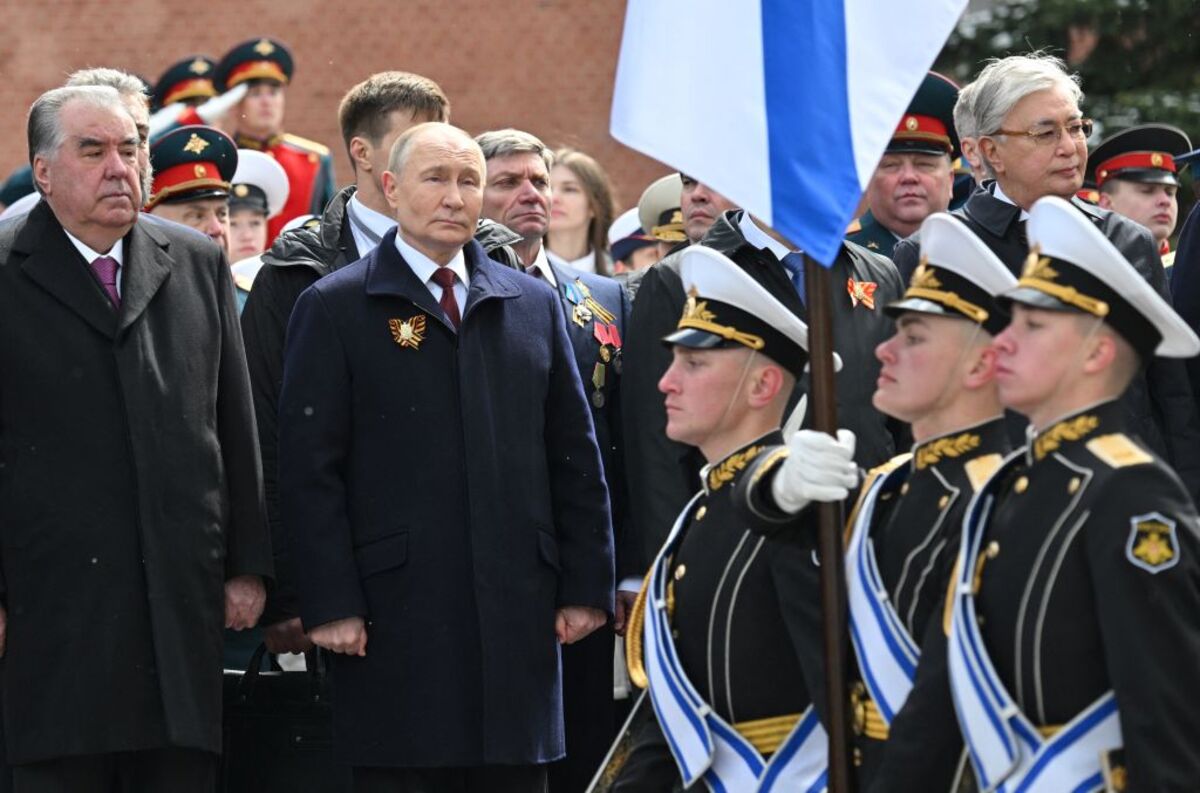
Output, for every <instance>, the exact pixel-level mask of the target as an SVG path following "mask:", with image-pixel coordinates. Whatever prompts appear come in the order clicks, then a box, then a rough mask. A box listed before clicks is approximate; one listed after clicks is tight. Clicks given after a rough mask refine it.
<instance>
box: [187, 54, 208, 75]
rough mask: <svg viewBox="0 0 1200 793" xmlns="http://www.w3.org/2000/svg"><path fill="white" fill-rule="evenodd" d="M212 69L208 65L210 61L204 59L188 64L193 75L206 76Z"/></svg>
mask: <svg viewBox="0 0 1200 793" xmlns="http://www.w3.org/2000/svg"><path fill="white" fill-rule="evenodd" d="M211 68H212V67H211V66H209V65H208V61H206V60H204V59H203V58H197V59H196V60H194V61H192V62H191V63H189V64H188V71H189V72H191V73H192V74H205V73H206V72H208V70H209V69H211Z"/></svg>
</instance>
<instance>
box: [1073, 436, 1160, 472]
mask: <svg viewBox="0 0 1200 793" xmlns="http://www.w3.org/2000/svg"><path fill="white" fill-rule="evenodd" d="M1087 449H1088V451H1089V452H1091V453H1092V454H1094V455H1096V457H1098V458H1100V460H1101V461H1102V462H1104V463H1106V464H1108V465H1109V467H1111V468H1125V467H1127V466H1130V465H1144V464H1145V463H1152V462H1154V458H1153V457H1151V456H1150V455H1149V454H1147V453H1146V451H1145V450H1144V449H1142V448H1141V447H1140V446H1138V445H1137V444H1136V443H1134V442H1133V440H1132V439H1131V438H1130V437H1129V436H1128V435H1125V434H1123V433H1120V432H1114V433H1112V434H1111V435H1101V436H1100V437H1099V438H1093V439H1092V440H1090V441H1088V442H1087Z"/></svg>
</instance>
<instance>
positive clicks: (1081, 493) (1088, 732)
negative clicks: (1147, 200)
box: [872, 197, 1200, 793]
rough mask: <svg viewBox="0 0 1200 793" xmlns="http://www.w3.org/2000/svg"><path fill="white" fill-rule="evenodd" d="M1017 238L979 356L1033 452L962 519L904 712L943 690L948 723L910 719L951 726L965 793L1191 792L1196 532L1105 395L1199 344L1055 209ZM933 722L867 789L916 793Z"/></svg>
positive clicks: (1051, 200) (902, 726) (915, 723)
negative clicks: (963, 760) (987, 349)
mask: <svg viewBox="0 0 1200 793" xmlns="http://www.w3.org/2000/svg"><path fill="white" fill-rule="evenodd" d="M1028 233H1029V241H1030V244H1031V252H1030V254H1029V259H1028V262H1027V263H1026V266H1025V268H1024V271H1023V272H1022V275H1021V277H1020V279H1019V281H1018V285H1017V288H1016V289H1014V290H1012V291H1010V292H1008V293H1007V294H1006V296H1005V297H1006V299H1007V300H1009V301H1011V304H1012V322H1011V323H1010V325H1009V327H1008V328H1007V329H1006V330H1005V331H1004V332H1002V333H1001V334H1000V335H999V336H998V337H997V339H996V341H995V345H994V346H995V348H996V351H997V366H998V377H997V382H998V384H999V390H1000V398H1001V401H1002V402H1003V403H1004V404H1005V406H1006V407H1009V408H1012V409H1014V410H1017V411H1018V412H1020V413H1022V414H1024V415H1025V416H1027V417H1028V418H1029V420H1030V428H1029V432H1028V440H1029V443H1028V445H1027V446H1026V447H1024V448H1023V449H1022V450H1021V451H1020V452H1019V453H1017V454H1014V455H1012V456H1010V457H1009V458H1008V459H1007V460H1006V461H1005V462H1004V464H1003V465H1002V466H1001V467H1000V469H999V470H998V471H997V472H996V473H995V474H994V475H993V476H992V478H991V479H990V480H989V481H988V483H987V484H985V485H984V486H983V488H981V489H980V491H979V492H978V493H977V494H976V496H975V498H974V499H973V500H972V502H971V504H970V505H969V506H968V508H967V512H966V515H965V518H964V521H963V527H962V531H963V537H962V544H961V546H960V550H959V558H958V561H957V563H956V566H955V572H954V574H953V575H952V577H951V578H952V580H951V584H950V586H949V589H948V593H947V606H946V609H945V612H944V614H943V625H942V627H943V635H944V636H946V637H947V638H946V639H945V640H944V641H945V642H946V643H947V645H948V653H947V655H945V656H944V664H935V665H931V666H930V667H929V669H928V670H927V669H926V664H925V663H922V664H921V672H920V674H919V675H918V679H917V684H916V686H915V687H914V689H913V692H912V694H911V695H910V701H911V700H919V699H929V700H930V701H931V702H935V701H936V700H938V699H943V698H945V697H946V696H947V694H946V689H947V681H948V687H949V689H950V690H951V691H952V692H953V703H954V708H953V711H950V708H949V706H948V705H934V706H932V707H931V708H928V709H926V712H927V713H928V714H934V713H944V714H946V715H947V716H948V715H949V713H950V712H956V713H957V722H958V724H957V726H958V728H959V729H960V730H961V735H962V737H963V738H965V740H966V743H967V746H968V749H969V752H968V753H967V755H968V756H969V758H970V763H971V767H972V770H973V772H974V777H975V781H976V782H977V784H978V786H979V788H980V789H981V790H989V791H992V790H995V791H1018V790H1020V791H1029V793H1043V792H1044V793H1050V791H1054V792H1055V793H1057V792H1058V791H1084V790H1087V791H1099V790H1107V791H1149V790H1153V791H1185V790H1188V791H1191V790H1195V789H1196V780H1197V779H1200V747H1198V746H1197V743H1196V740H1195V736H1196V735H1197V734H1198V733H1200V710H1197V709H1196V708H1195V707H1194V704H1195V703H1194V701H1193V695H1192V694H1189V693H1186V692H1195V691H1197V690H1200V563H1198V560H1200V557H1198V556H1197V554H1198V553H1200V521H1198V519H1197V515H1196V509H1195V507H1194V505H1193V504H1192V501H1191V499H1190V498H1189V496H1188V494H1187V491H1186V490H1185V488H1184V486H1183V484H1182V483H1181V482H1180V480H1179V478H1178V476H1176V474H1175V472H1174V471H1173V470H1172V469H1171V468H1170V467H1169V466H1168V465H1167V464H1166V463H1165V462H1163V460H1162V459H1161V458H1159V457H1158V456H1157V455H1156V454H1154V453H1153V452H1152V451H1151V450H1150V449H1149V448H1148V447H1147V446H1146V445H1145V444H1143V443H1142V442H1141V441H1140V439H1138V438H1137V437H1136V436H1134V435H1131V434H1129V431H1128V428H1129V426H1130V420H1129V418H1128V417H1127V416H1126V414H1125V412H1124V410H1123V409H1122V407H1121V405H1120V404H1119V402H1118V401H1117V397H1119V396H1120V394H1121V392H1122V391H1123V390H1124V389H1125V388H1126V387H1127V386H1128V385H1129V382H1130V381H1131V380H1132V378H1133V377H1134V375H1135V373H1136V372H1137V371H1138V370H1139V368H1140V367H1141V366H1143V365H1144V362H1145V361H1146V359H1147V358H1148V357H1149V356H1151V355H1160V356H1169V357H1190V356H1194V355H1196V353H1197V352H1200V339H1197V337H1196V334H1195V333H1193V332H1192V331H1191V330H1190V329H1189V328H1188V327H1187V325H1186V324H1185V323H1184V322H1183V321H1182V320H1181V319H1180V318H1179V316H1178V315H1177V314H1176V313H1175V312H1174V311H1173V310H1172V309H1171V307H1170V306H1169V305H1168V304H1167V302H1166V301H1165V300H1163V299H1162V298H1161V297H1160V296H1159V295H1158V293H1157V292H1156V291H1155V290H1154V289H1153V288H1152V287H1151V286H1150V285H1149V284H1147V283H1146V282H1145V281H1144V280H1143V279H1142V278H1141V277H1139V275H1138V273H1137V272H1136V271H1135V270H1134V269H1133V268H1131V267H1130V266H1129V263H1128V262H1127V261H1126V260H1125V258H1124V257H1123V256H1122V255H1121V254H1120V253H1119V252H1118V251H1117V249H1116V248H1115V247H1114V246H1113V245H1112V244H1111V243H1110V242H1109V241H1108V240H1106V239H1105V237H1104V235H1103V234H1102V233H1101V232H1100V231H1099V230H1098V229H1096V227H1095V226H1094V225H1093V224H1092V223H1091V221H1090V220H1088V218H1087V217H1086V216H1085V215H1083V214H1081V213H1080V212H1079V211H1078V210H1077V209H1076V208H1074V207H1072V206H1071V205H1070V204H1068V203H1067V202H1065V201H1064V200H1062V199H1060V198H1057V197H1047V198H1043V199H1040V200H1039V201H1037V202H1036V203H1035V204H1034V205H1033V207H1032V210H1031V211H1030V217H1029V221H1028ZM929 651H930V650H929V649H927V651H926V652H927V653H928V652H929ZM927 672H928V674H927ZM906 710H907V708H906ZM913 711H914V716H916V715H917V714H918V713H919V712H920V711H921V708H915V707H914V708H913ZM948 721H949V719H948V718H947V719H943V718H916V717H914V718H912V719H909V720H901V721H899V722H897V723H896V724H894V725H893V729H892V733H893V735H892V740H891V741H889V746H888V750H887V754H886V757H885V764H884V766H883V767H882V768H881V769H880V773H879V774H878V776H877V778H876V785H875V787H874V788H872V790H873V791H880V790H928V787H927V786H925V785H923V784H922V783H921V779H919V778H916V777H918V776H919V771H918V769H920V768H924V769H930V767H931V766H933V765H937V764H939V763H943V762H946V761H947V760H948V759H949V757H950V755H951V754H953V752H952V751H950V750H949V747H950V746H951V745H952V744H951V740H950V739H948V738H947V735H946V733H947V732H952V731H953V730H954V727H953V726H952V724H948V723H947V722H948ZM902 732H903V733H904V737H903V739H902V740H901V739H900V737H901V736H900V733H902ZM893 750H895V751H893Z"/></svg>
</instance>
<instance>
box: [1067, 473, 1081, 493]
mask: <svg viewBox="0 0 1200 793" xmlns="http://www.w3.org/2000/svg"><path fill="white" fill-rule="evenodd" d="M1079 481H1080V480H1079V477H1077V476H1073V477H1071V481H1070V483H1069V484H1067V492H1068V493H1074V492H1075V491H1076V490H1078V489H1079Z"/></svg>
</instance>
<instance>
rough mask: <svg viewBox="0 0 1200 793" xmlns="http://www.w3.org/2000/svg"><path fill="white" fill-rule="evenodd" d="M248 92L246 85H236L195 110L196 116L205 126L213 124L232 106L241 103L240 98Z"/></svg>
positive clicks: (247, 85)
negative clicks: (202, 120)
mask: <svg viewBox="0 0 1200 793" xmlns="http://www.w3.org/2000/svg"><path fill="white" fill-rule="evenodd" d="M249 90H250V86H249V84H248V83H238V84H237V85H235V86H234V87H233V88H230V89H229V90H228V91H226V92H225V93H223V94H221V95H220V96H214V97H213V98H212V99H210V100H208V101H207V102H205V103H204V104H202V105H200V106H199V107H197V108H196V115H198V116H200V118H202V119H204V123H205V124H215V123H216V122H218V121H220V120H221V117H222V116H224V115H225V114H226V113H228V112H229V111H230V110H231V109H233V106H234V105H236V104H237V103H238V102H240V101H242V97H244V96H245V95H246V92H247V91H249Z"/></svg>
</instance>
